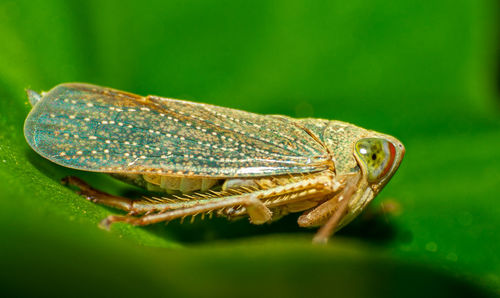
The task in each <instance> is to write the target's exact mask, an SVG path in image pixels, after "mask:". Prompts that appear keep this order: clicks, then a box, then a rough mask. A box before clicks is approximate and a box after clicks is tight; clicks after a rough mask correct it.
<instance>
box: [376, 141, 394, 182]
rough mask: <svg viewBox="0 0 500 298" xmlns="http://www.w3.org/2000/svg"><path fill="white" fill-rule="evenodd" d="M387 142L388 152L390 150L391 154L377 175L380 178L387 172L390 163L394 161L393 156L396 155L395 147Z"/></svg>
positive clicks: (390, 165)
mask: <svg viewBox="0 0 500 298" xmlns="http://www.w3.org/2000/svg"><path fill="white" fill-rule="evenodd" d="M387 143H388V145H389V152H390V154H391V156H390V157H389V162H388V163H387V164H386V165H385V168H384V170H383V171H382V174H381V175H380V176H379V177H380V178H381V177H384V176H385V175H386V174H387V172H389V170H390V169H391V167H392V164H393V163H394V158H395V157H396V148H394V145H393V144H392V143H391V142H387Z"/></svg>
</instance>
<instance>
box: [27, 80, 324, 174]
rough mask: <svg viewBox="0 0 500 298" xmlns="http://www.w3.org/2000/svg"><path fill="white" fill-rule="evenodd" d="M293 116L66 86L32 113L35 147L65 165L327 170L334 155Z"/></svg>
mask: <svg viewBox="0 0 500 298" xmlns="http://www.w3.org/2000/svg"><path fill="white" fill-rule="evenodd" d="M293 121H294V120H293V119H290V118H286V117H276V116H264V115H258V114H253V113H249V112H244V111H239V110H235V109H229V108H222V107H217V106H213V105H208V104H199V103H193V102H189V101H182V100H176V99H168V98H162V97H156V96H148V97H141V96H138V95H134V94H130V93H125V92H121V91H117V90H113V89H109V88H103V87H98V86H93V85H87V84H78V83H73V84H62V85H58V86H56V87H54V88H53V89H52V90H51V91H49V92H48V93H47V94H45V95H44V97H43V98H42V100H41V101H39V102H38V103H37V104H36V105H35V106H34V107H33V109H32V111H31V112H30V114H29V115H28V117H27V119H26V122H25V126H24V133H25V137H26V139H27V141H28V143H29V144H30V146H31V147H32V148H33V149H34V150H35V151H37V152H38V153H39V154H40V155H42V156H44V157H45V158H47V159H49V160H51V161H53V162H55V163H57V164H60V165H63V166H65V167H70V168H75V169H80V170H87V171H94V172H114V173H156V174H165V175H173V176H176V175H179V176H181V175H182V176H183V175H193V176H205V177H234V176H240V177H253V176H267V175H280V174H295V173H307V172H314V171H320V170H323V169H325V168H326V167H327V166H326V163H327V162H326V160H327V153H326V152H325V150H324V148H323V147H322V146H321V145H320V144H319V143H318V142H316V141H315V140H313V139H312V138H311V136H310V135H308V134H307V133H306V132H305V131H304V130H302V129H301V128H299V127H297V126H296V125H294V124H293Z"/></svg>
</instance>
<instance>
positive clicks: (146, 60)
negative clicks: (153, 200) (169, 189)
mask: <svg viewBox="0 0 500 298" xmlns="http://www.w3.org/2000/svg"><path fill="white" fill-rule="evenodd" d="M495 4H496V3H495V1H488V0H481V1H477V0H460V1H447V0H438V1H434V2H433V3H420V2H416V3H410V2H408V3H407V2H404V1H402V2H397V3H396V2H390V1H382V0H373V1H361V0H353V1H348V2H346V1H329V2H317V1H315V2H311V1H290V0H288V1H285V0H282V1H251V2H243V1H241V2H240V1H206V2H205V1H170V2H168V3H166V2H165V1H151V2H149V1H148V2H147V3H146V2H144V1H141V2H138V1H85V2H81V1H79V2H73V1H55V0H54V1H10V0H4V1H1V2H0V113H1V114H0V233H1V235H2V236H3V237H2V241H0V258H1V260H2V261H1V263H0V265H1V267H2V271H1V272H2V273H1V274H0V277H1V282H0V283H1V286H2V289H3V290H4V291H5V292H7V293H9V292H10V294H11V295H16V296H19V295H29V296H43V295H52V296H53V295H54V294H59V295H61V294H62V295H64V296H91V295H93V296H94V295H102V296H105V295H106V296H109V295H113V296H115V295H116V296H117V295H127V296H137V295H144V293H148V292H150V291H151V292H156V293H158V294H160V295H162V296H174V297H175V296H181V295H182V296H201V295H218V296H245V297H250V296H252V297H255V296H289V297H294V296H297V297H299V296H306V295H311V293H314V294H315V296H328V297H332V296H338V297H343V296H353V297H366V296H374V297H376V296H389V297H391V296H392V297H401V296H405V297H413V296H415V297H422V296H424V295H432V296H488V295H493V294H499V293H500V275H499V272H500V260H499V254H498V251H500V237H499V236H498V235H499V234H498V232H497V231H498V227H499V226H500V217H499V216H498V215H499V214H500V202H499V201H498V199H497V198H498V197H499V196H498V191H497V187H498V181H500V171H498V169H499V168H500V151H499V150H498V148H499V147H500V117H499V112H498V96H497V94H496V86H495V85H494V84H495V76H494V74H495V71H496V64H495V63H497V57H496V56H495V55H496V54H497V53H496V49H497V44H496V42H497V40H496V39H495V37H496V36H497V32H496V31H495V30H496V28H497V25H498V24H497V23H496V22H495V20H496V17H497V16H496V14H495V12H496V9H495V8H496V6H495ZM69 81H80V82H89V83H94V84H99V85H104V86H111V87H114V88H117V89H122V90H126V91H130V92H134V93H138V94H144V95H146V94H158V95H163V96H168V97H174V98H183V99H189V100H195V101H201V102H209V103H213V104H217V105H222V106H228V107H234V108H239V109H243V110H249V111H253V112H258V113H280V114H286V115H290V116H294V117H321V118H327V119H337V120H344V121H348V122H352V123H355V124H357V125H360V126H363V127H366V128H370V129H374V130H377V131H382V132H385V133H389V134H392V135H394V136H396V137H398V138H399V139H401V140H402V141H403V143H404V144H405V146H406V148H407V155H406V157H405V160H404V162H403V164H402V166H401V168H400V170H399V171H398V173H397V174H396V175H395V177H394V178H393V180H392V181H391V183H389V185H388V186H387V187H386V189H385V190H384V191H383V192H382V193H381V194H380V195H379V197H378V198H377V199H376V201H375V202H374V203H373V204H372V205H373V206H372V207H373V210H371V211H370V210H368V211H367V212H366V213H365V214H363V215H361V216H360V218H359V219H358V220H356V221H355V222H353V223H352V224H351V225H349V226H348V227H346V228H345V229H344V230H342V231H340V232H339V233H338V235H336V236H335V237H334V239H332V241H331V242H330V243H329V245H327V246H321V247H320V246H313V245H312V244H311V243H310V240H311V238H312V235H313V233H314V231H313V230H305V229H301V228H298V227H297V225H296V215H290V216H287V217H286V218H284V219H282V220H280V221H278V222H276V223H273V224H271V225H264V226H252V225H250V224H249V223H248V222H247V221H237V222H228V221H226V220H223V219H213V220H205V221H195V223H193V224H180V223H178V222H173V223H170V224H169V225H167V226H164V225H154V226H149V227H144V228H137V227H131V226H128V225H125V224H117V225H114V226H113V227H112V229H111V231H109V232H108V231H104V230H101V229H100V228H99V227H98V225H97V224H98V222H99V221H100V220H101V219H102V218H104V217H106V216H107V215H109V214H111V213H119V212H117V211H115V210H112V209H109V208H106V207H102V206H98V205H95V204H93V203H91V202H88V201H86V200H84V199H82V198H81V197H79V196H78V195H77V194H75V193H74V192H73V191H72V190H71V189H68V188H66V187H64V186H62V185H61V184H60V183H59V180H60V179H61V178H62V177H64V176H67V175H77V176H79V177H82V178H84V179H86V180H88V181H89V182H91V183H92V185H94V186H95V187H97V188H100V189H105V190H107V191H110V192H113V193H119V194H123V193H129V194H130V193H136V192H137V190H135V189H131V188H130V187H128V186H125V185H123V184H121V183H118V182H115V181H114V180H112V179H111V178H109V177H107V176H105V175H97V174H93V173H82V172H77V171H73V170H69V169H65V168H62V167H59V166H57V165H54V164H52V163H50V162H48V161H47V160H45V159H43V158H41V157H40V156H38V155H37V154H36V153H34V152H33V151H32V150H31V149H30V148H29V146H28V145H27V144H26V142H25V140H24V137H23V134H22V127H23V121H24V118H25V117H26V115H27V113H28V112H29V110H30V106H29V103H28V100H27V98H26V96H25V94H24V89H25V88H31V89H34V90H37V91H38V90H48V89H50V88H52V87H53V86H55V85H57V84H59V83H62V82H69ZM394 201H395V202H397V203H398V204H399V205H400V206H399V208H398V210H399V211H398V212H397V213H396V214H392V215H391V214H387V215H385V217H373V216H372V215H373V214H375V213H376V210H380V208H381V206H383V204H386V205H387V204H389V203H390V202H394ZM391 204H392V203H391ZM146 291H147V292H146ZM9 296H10V295H9Z"/></svg>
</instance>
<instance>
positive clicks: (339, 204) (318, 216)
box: [298, 175, 359, 243]
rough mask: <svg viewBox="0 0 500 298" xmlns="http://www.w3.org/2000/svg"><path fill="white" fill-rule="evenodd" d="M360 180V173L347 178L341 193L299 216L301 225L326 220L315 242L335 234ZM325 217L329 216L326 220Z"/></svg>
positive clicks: (316, 223)
mask: <svg viewBox="0 0 500 298" xmlns="http://www.w3.org/2000/svg"><path fill="white" fill-rule="evenodd" d="M358 181H359V176H358V175H356V176H355V177H352V178H351V179H349V180H347V182H346V185H345V187H344V189H343V190H342V192H341V193H339V194H337V195H335V196H334V197H332V198H331V199H330V200H328V201H326V202H325V203H323V204H321V205H320V206H318V207H317V208H315V209H313V210H311V211H310V212H308V213H306V214H303V215H301V216H300V217H299V219H298V224H299V226H301V227H308V226H314V225H318V224H321V223H323V222H324V224H323V225H322V227H321V228H320V229H319V230H318V232H317V233H316V235H315V236H314V239H313V242H315V243H326V242H327V241H328V238H329V237H330V236H332V235H333V233H334V231H335V229H336V228H337V227H338V224H339V223H340V221H341V220H342V218H343V217H344V216H345V215H346V214H347V212H348V211H349V210H348V207H349V202H350V201H351V199H352V197H353V195H354V194H355V193H356V190H357V189H358V185H357V184H358ZM328 216H329V218H328ZM325 218H328V219H327V220H326V222H325Z"/></svg>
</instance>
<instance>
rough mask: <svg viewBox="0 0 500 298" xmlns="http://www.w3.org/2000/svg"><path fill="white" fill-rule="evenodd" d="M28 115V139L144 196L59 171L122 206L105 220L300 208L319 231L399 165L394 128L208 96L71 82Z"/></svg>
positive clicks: (274, 215)
mask: <svg viewBox="0 0 500 298" xmlns="http://www.w3.org/2000/svg"><path fill="white" fill-rule="evenodd" d="M27 93H28V97H29V99H30V102H31V104H32V106H33V108H32V110H31V111H30V113H29V115H28V117H27V119H26V122H25V124H24V134H25V137H26V140H27V142H28V144H29V145H30V146H31V148H33V150H35V151H36V152H38V154H40V155H41V156H43V157H45V158H47V159H48V160H50V161H52V162H54V163H57V164H59V165H61V166H64V167H68V168H73V169H78V170H84V171H92V172H103V173H108V174H110V175H112V176H113V177H115V178H118V179H121V180H124V181H126V182H129V183H131V184H135V185H138V186H140V187H143V188H145V189H147V190H149V191H151V193H152V195H151V196H150V197H143V198H140V199H130V198H125V197H120V196H114V195H110V194H107V193H105V192H102V191H99V190H96V189H93V188H92V187H90V186H89V185H88V184H87V183H85V182H84V181H82V180H80V179H78V178H76V177H67V178H66V179H64V182H66V183H68V184H71V185H74V186H77V187H78V188H80V193H81V194H82V195H83V196H84V197H86V198H87V199H89V200H92V201H93V202H96V203H99V204H103V205H106V206H111V207H115V208H118V209H121V210H124V211H127V212H128V214H127V215H119V216H117V215H111V216H109V217H107V218H106V219H104V220H103V221H102V222H101V224H102V225H103V226H105V227H109V226H110V225H111V224H112V223H115V222H126V223H129V224H132V225H148V224H153V223H158V222H165V221H171V220H173V219H177V218H185V217H188V216H193V217H194V216H196V215H201V216H205V215H212V214H215V215H217V216H224V217H227V218H230V219H233V218H240V217H244V216H248V217H249V219H250V222H251V223H253V224H263V223H266V222H271V221H274V220H277V219H279V218H281V217H282V216H284V215H286V214H288V213H292V212H303V214H302V215H301V216H300V217H299V218H298V224H299V226H301V227H316V226H319V227H320V228H319V230H318V232H317V233H316V236H315V237H314V241H315V242H326V241H327V240H328V238H329V237H330V236H331V235H332V234H333V233H334V232H335V231H336V230H338V229H340V228H341V227H342V226H345V225H346V224H347V223H349V222H350V221H351V220H352V219H353V218H354V217H356V216H357V215H358V214H359V213H360V212H361V211H362V210H363V209H364V208H365V207H366V206H367V204H368V203H369V202H370V201H371V200H373V198H374V197H375V196H376V195H377V194H378V193H379V192H380V190H381V189H382V188H383V187H384V186H385V185H386V184H387V182H388V181H389V180H390V178H391V177H392V176H393V174H394V173H395V172H396V170H397V169H398V167H399V165H400V163H401V160H402V159H403V155H404V152H405V149H404V146H403V145H402V144H401V142H400V141H398V140H397V139H396V138H394V137H392V136H389V135H386V134H381V133H378V132H375V131H371V130H366V129H364V128H361V127H358V126H355V125H352V124H349V123H346V122H341V121H337V120H324V119H311V118H307V119H293V118H290V117H286V116H280V115H259V114H254V113H250V112H245V111H240V110H236V109H230V108H224V107H218V106H214V105H209V104H202V103H194V102H189V101H183V100H177V99H171V98H164V97H158V96H146V97H143V96H139V95H135V94H131V93H126V92H123V91H118V90H114V89H110V88H105V87H100V86H94V85H88V84H81V83H68V84H61V85H58V86H56V87H54V88H53V89H52V90H50V91H48V92H46V93H43V94H42V95H40V94H38V93H36V92H34V91H31V90H28V92H27Z"/></svg>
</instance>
